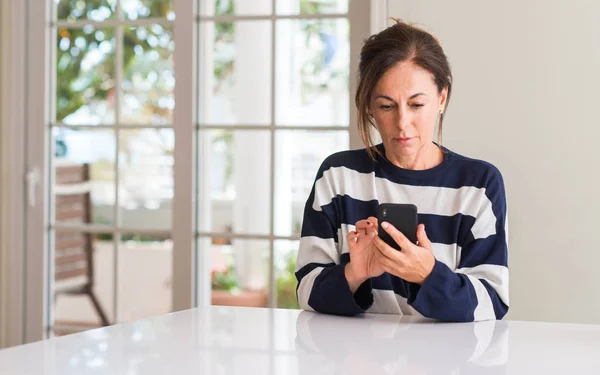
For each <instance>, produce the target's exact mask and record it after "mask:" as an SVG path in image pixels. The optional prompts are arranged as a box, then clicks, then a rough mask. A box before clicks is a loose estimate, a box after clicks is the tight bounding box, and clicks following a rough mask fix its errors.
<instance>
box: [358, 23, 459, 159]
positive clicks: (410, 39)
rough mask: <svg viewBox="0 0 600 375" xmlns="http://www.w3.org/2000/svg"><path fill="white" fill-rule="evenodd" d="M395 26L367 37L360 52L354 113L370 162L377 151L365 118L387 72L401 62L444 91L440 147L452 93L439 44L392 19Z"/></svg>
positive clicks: (448, 72)
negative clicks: (430, 78)
mask: <svg viewBox="0 0 600 375" xmlns="http://www.w3.org/2000/svg"><path fill="white" fill-rule="evenodd" d="M393 20H394V21H396V23H395V24H394V25H392V26H390V27H388V28H387V29H385V30H383V31H381V32H380V33H378V34H375V35H372V36H371V37H369V38H368V39H367V40H366V41H365V44H364V45H363V47H362V49H361V51H360V64H359V71H358V88H357V90H356V97H355V102H356V108H357V110H358V131H359V133H360V136H361V138H362V140H363V143H364V144H365V146H366V148H367V152H368V153H369V156H370V157H371V158H372V159H375V153H377V154H380V152H379V150H378V149H377V148H376V147H375V146H374V145H373V139H372V138H371V132H370V130H371V129H370V128H371V127H375V123H374V121H373V119H372V118H371V117H370V116H369V113H368V112H369V111H368V108H369V102H370V100H371V95H372V93H373V90H374V89H375V86H376V85H377V82H379V79H380V78H381V77H382V76H383V75H384V74H385V72H387V71H388V70H389V69H390V68H392V67H393V66H395V65H396V64H398V63H400V62H404V61H410V62H412V63H413V64H415V65H417V66H419V67H421V68H423V69H425V70H427V71H429V72H430V73H431V74H433V77H434V82H435V84H436V86H437V88H438V91H439V93H441V92H442V90H443V89H444V88H448V96H447V98H446V104H445V107H444V111H443V113H442V114H441V115H440V121H439V125H438V143H439V144H441V138H442V123H443V121H444V115H445V113H446V108H447V107H448V102H449V101H450V93H451V92H452V72H451V71H450V64H449V63H448V59H447V57H446V55H445V54H444V51H443V50H442V47H441V45H440V43H439V41H438V40H437V39H436V38H435V37H434V36H433V35H431V34H430V33H428V32H427V31H425V30H423V29H420V28H418V27H416V26H414V25H409V24H407V23H405V22H403V21H401V20H398V19H395V18H393Z"/></svg>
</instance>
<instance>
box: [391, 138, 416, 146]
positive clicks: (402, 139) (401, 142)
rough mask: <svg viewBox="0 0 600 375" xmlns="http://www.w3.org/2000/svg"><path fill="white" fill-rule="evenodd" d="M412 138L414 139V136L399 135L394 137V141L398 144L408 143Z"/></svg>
mask: <svg viewBox="0 0 600 375" xmlns="http://www.w3.org/2000/svg"><path fill="white" fill-rule="evenodd" d="M413 139H415V138H414V137H399V138H394V141H395V142H397V143H400V144H403V145H404V144H408V143H410V142H411V141H412V140H413Z"/></svg>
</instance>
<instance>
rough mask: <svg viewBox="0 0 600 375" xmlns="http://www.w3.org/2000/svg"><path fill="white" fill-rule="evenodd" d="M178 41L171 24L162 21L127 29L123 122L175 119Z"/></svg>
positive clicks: (167, 122)
mask: <svg viewBox="0 0 600 375" xmlns="http://www.w3.org/2000/svg"><path fill="white" fill-rule="evenodd" d="M174 44H175V43H174V41H173V36H172V34H171V30H170V28H166V29H165V28H163V27H162V26H160V25H152V26H146V27H131V28H128V29H126V30H125V35H124V46H123V47H124V50H123V70H124V72H123V84H122V88H123V104H122V107H121V108H122V113H121V122H123V123H125V124H170V123H172V122H173V108H175V99H174V97H173V88H174V87H175V73H174V71H173V49H174Z"/></svg>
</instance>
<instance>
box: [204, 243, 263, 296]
mask: <svg viewBox="0 0 600 375" xmlns="http://www.w3.org/2000/svg"><path fill="white" fill-rule="evenodd" d="M201 242H202V243H204V244H205V246H209V247H210V253H211V269H210V271H211V284H212V304H213V305H225V306H252V307H266V306H267V304H268V288H269V282H268V276H269V263H268V262H269V241H265V240H242V239H233V240H228V241H226V242H221V241H220V240H218V239H215V238H213V239H212V241H209V240H204V241H201Z"/></svg>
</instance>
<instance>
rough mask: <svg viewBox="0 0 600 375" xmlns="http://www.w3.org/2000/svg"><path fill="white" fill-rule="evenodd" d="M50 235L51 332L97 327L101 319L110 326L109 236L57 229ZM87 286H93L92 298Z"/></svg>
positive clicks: (111, 249)
mask: <svg viewBox="0 0 600 375" xmlns="http://www.w3.org/2000/svg"><path fill="white" fill-rule="evenodd" d="M50 235H51V238H53V239H54V241H53V242H54V249H55V251H54V290H53V296H54V298H51V299H50V301H51V302H53V303H54V304H53V315H54V329H53V331H54V333H55V334H57V335H63V334H67V333H72V332H76V331H80V330H85V329H87V328H96V327H100V326H102V324H103V322H102V318H101V317H102V316H104V317H105V318H106V319H107V320H108V323H109V324H112V323H114V319H113V285H114V267H113V261H114V245H113V242H112V234H110V233H100V234H91V233H82V232H75V231H65V230H57V231H56V233H50ZM88 286H93V287H92V295H90V294H86V293H85V292H84V290H85V288H87V287H88ZM94 299H96V301H97V305H95V304H94ZM67 326H71V327H70V328H68V327H67ZM73 326H76V327H73Z"/></svg>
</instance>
